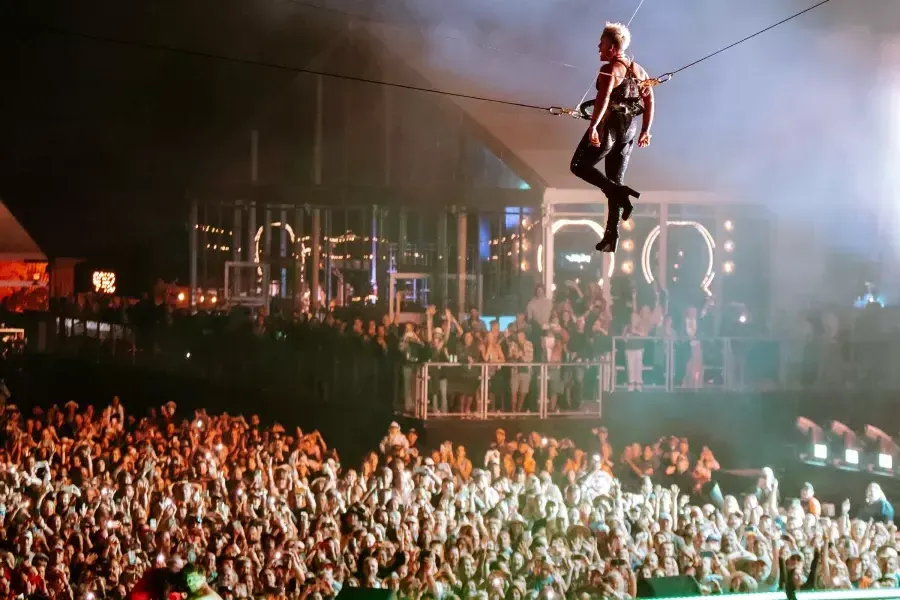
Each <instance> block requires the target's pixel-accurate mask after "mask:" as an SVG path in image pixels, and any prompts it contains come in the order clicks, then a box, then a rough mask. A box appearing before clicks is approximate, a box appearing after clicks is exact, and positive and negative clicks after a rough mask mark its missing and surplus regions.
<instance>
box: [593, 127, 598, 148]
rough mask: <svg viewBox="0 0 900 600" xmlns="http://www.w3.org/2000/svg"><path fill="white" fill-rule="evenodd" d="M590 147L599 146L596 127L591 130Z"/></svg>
mask: <svg viewBox="0 0 900 600" xmlns="http://www.w3.org/2000/svg"><path fill="white" fill-rule="evenodd" d="M591 145H592V146H599V145H600V132H599V131H597V128H596V127H594V128H592V129H591Z"/></svg>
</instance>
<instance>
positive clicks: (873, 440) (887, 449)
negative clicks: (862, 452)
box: [864, 425, 900, 472]
mask: <svg viewBox="0 0 900 600" xmlns="http://www.w3.org/2000/svg"><path fill="white" fill-rule="evenodd" d="M864 435H865V437H866V439H867V440H868V441H869V451H870V452H871V453H872V454H873V455H875V454H877V458H878V461H877V468H878V470H879V471H889V472H890V471H893V470H894V457H895V456H897V455H898V453H900V449H898V447H897V444H896V442H894V440H893V438H891V436H889V435H888V434H886V433H885V432H884V431H882V430H881V429H878V428H877V427H875V426H874V425H866V429H865V432H864ZM874 466H876V465H873V467H874Z"/></svg>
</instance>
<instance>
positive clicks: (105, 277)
mask: <svg viewBox="0 0 900 600" xmlns="http://www.w3.org/2000/svg"><path fill="white" fill-rule="evenodd" d="M91 283H93V284H94V291H95V292H97V293H98V294H115V293H116V274H115V273H113V272H112V271H94V273H93V274H92V275H91Z"/></svg>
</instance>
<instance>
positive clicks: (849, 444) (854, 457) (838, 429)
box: [831, 421, 859, 468]
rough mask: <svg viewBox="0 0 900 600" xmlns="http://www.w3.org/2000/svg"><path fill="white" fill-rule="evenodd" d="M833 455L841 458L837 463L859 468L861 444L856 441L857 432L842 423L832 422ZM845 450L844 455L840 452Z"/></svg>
mask: <svg viewBox="0 0 900 600" xmlns="http://www.w3.org/2000/svg"><path fill="white" fill-rule="evenodd" d="M831 438H832V440H833V441H832V446H831V448H832V453H833V454H834V455H835V456H840V457H841V459H840V460H839V461H837V462H842V463H843V464H845V465H848V466H851V467H854V468H856V467H858V466H859V444H858V443H857V441H856V432H854V431H853V430H852V429H850V428H849V427H847V426H846V425H845V424H843V423H841V422H840V421H832V422H831ZM840 449H843V453H841V452H840Z"/></svg>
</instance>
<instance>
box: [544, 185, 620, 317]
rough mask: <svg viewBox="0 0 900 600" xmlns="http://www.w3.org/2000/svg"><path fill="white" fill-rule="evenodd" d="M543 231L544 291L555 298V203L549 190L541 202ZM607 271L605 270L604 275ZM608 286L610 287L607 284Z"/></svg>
mask: <svg viewBox="0 0 900 600" xmlns="http://www.w3.org/2000/svg"><path fill="white" fill-rule="evenodd" d="M541 231H543V242H544V256H543V262H544V265H543V266H544V292H545V293H546V294H547V297H548V298H550V299H552V298H553V269H554V267H555V266H556V264H555V261H554V260H553V257H554V256H555V255H554V249H553V238H554V234H553V203H552V200H551V199H549V198H547V192H544V200H543V203H542V204H541ZM605 276H606V273H605V272H604V277H605ZM607 287H609V286H608V285H607Z"/></svg>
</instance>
